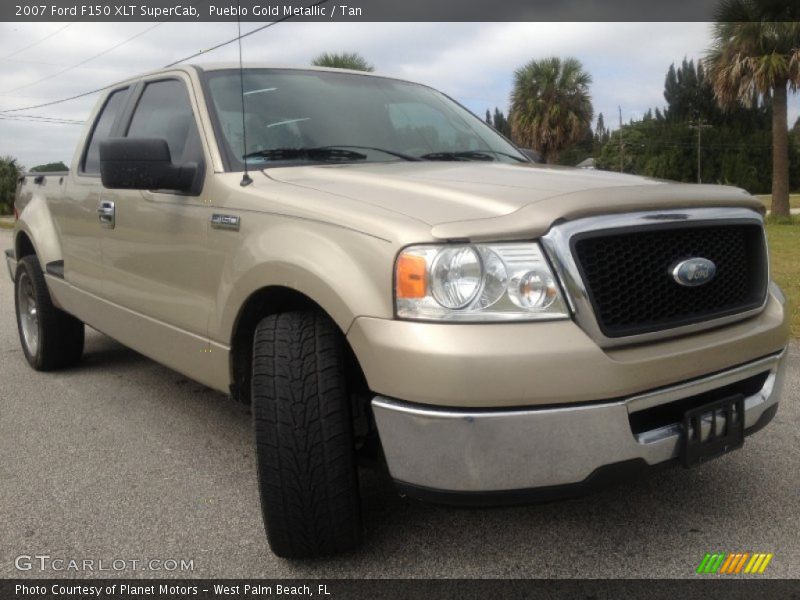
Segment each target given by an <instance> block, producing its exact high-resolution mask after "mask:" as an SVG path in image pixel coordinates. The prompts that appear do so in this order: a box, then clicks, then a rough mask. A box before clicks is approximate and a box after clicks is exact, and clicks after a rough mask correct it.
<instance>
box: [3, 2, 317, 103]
mask: <svg viewBox="0 0 800 600" xmlns="http://www.w3.org/2000/svg"><path fill="white" fill-rule="evenodd" d="M329 1H330V0H319V1H318V2H315V3H314V4H309V5H308V6H305V7H304V9H312V8H314V7H316V6H320V5H322V4H325V3H327V2H329ZM293 17H294V15H293V14H290V15H286V16H284V17H281V18H280V19H277V20H275V21H272V22H271V23H267V24H266V25H262V26H261V27H256V28H255V29H253V30H251V31H248V32H247V33H244V34H242V35H237V36H236V37H234V38H232V39H230V40H227V41H225V42H221V43H219V44H217V45H216V46H212V47H211V48H207V49H205V50H201V51H200V52H195V53H194V54H191V55H189V56H185V57H183V58H181V59H179V60H176V61H173V62H171V63H169V64H166V65H164V66H163V67H162V68H163V69H166V68H169V67H174V66H175V65H177V64H179V63H182V62H184V61H187V60H190V59H192V58H196V57H198V56H200V55H201V54H208V53H209V52H213V51H214V50H218V49H220V48H222V47H224V46H227V45H228V44H232V43H234V42H236V41H238V40H240V39H244V38H246V37H248V36H251V35H253V34H254V33H258V32H259V31H263V30H265V29H268V28H269V27H272V26H273V25H277V24H278V23H283V22H284V21H288V20H289V19H291V18H293ZM113 85H115V84H114V83H110V84H108V85H104V86H103V87H100V88H97V89H95V90H91V91H88V92H83V93H80V94H75V95H74V96H69V97H67V98H60V99H58V100H51V101H49V102H42V103H41V104H32V105H30V106H20V107H18V108H8V109H3V110H0V115H2V114H6V113H12V112H18V111H22V110H34V109H37V108H44V107H46V106H54V105H56V104H62V103H64V102H69V101H71V100H77V99H78V98H84V97H85V96H91V95H92V94H96V93H98V92H102V91H104V90H107V89H108V88H110V87H111V86H113Z"/></svg>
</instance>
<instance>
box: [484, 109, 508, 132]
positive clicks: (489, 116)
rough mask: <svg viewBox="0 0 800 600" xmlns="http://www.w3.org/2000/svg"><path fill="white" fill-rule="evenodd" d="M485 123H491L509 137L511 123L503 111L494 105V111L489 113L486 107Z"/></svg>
mask: <svg viewBox="0 0 800 600" xmlns="http://www.w3.org/2000/svg"><path fill="white" fill-rule="evenodd" d="M486 124H487V125H491V126H492V127H494V128H495V129H496V130H497V131H498V132H499V133H501V134H503V135H504V136H506V137H507V138H509V139H510V138H511V124H510V123H509V122H508V119H506V116H505V115H504V114H503V111H502V110H500V109H499V108H497V107H496V106H495V107H494V113H491V112H490V111H489V109H488V108H487V109H486Z"/></svg>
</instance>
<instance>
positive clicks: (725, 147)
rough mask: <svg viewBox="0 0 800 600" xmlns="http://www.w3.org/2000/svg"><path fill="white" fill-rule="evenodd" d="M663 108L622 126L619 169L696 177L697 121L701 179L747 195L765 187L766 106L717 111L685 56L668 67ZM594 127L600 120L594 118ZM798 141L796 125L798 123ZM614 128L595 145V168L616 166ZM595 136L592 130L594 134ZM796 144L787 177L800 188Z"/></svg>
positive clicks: (699, 72)
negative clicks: (621, 158) (743, 190)
mask: <svg viewBox="0 0 800 600" xmlns="http://www.w3.org/2000/svg"><path fill="white" fill-rule="evenodd" d="M664 98H665V99H666V100H667V107H666V109H665V110H664V111H663V112H662V111H661V110H659V109H656V110H655V111H653V112H652V113H651V112H650V111H648V113H647V114H645V116H644V118H643V119H642V120H640V121H635V122H632V123H630V124H628V125H624V126H623V127H622V132H621V135H622V140H623V143H624V149H623V156H624V158H623V160H624V164H623V170H624V171H625V172H626V173H636V174H639V175H646V176H649V177H656V178H659V179H671V180H675V181H685V182H696V181H697V128H696V127H697V125H698V124H699V125H702V126H703V128H702V130H701V136H702V139H701V141H702V143H701V153H700V163H701V173H700V175H701V180H702V181H703V182H704V183H723V184H730V185H736V186H738V187H742V188H745V189H746V190H748V191H749V192H751V193H763V192H767V191H769V190H770V187H771V182H772V179H771V173H772V154H771V152H770V149H771V133H770V122H771V109H770V107H769V106H768V105H764V103H763V102H762V103H759V104H756V105H755V106H754V107H752V108H745V107H743V106H737V107H735V108H733V109H728V110H723V109H721V108H720V107H719V106H718V104H717V103H716V101H715V99H714V92H713V88H712V84H711V82H710V81H709V80H708V78H707V76H706V74H705V72H704V71H703V69H702V67H701V66H699V65H697V66H695V64H694V62H693V61H686V60H684V61H683V62H682V63H681V65H680V67H676V66H675V65H674V64H673V65H671V66H670V68H669V70H668V71H667V76H666V79H665V83H664ZM598 130H599V119H598ZM797 131H798V141H800V124H798V126H797ZM619 136H620V131H619V130H617V131H615V132H613V133H611V134H610V135H609V137H608V138H607V139H606V140H605V142H603V143H601V144H599V145H597V149H596V154H595V158H596V164H597V166H598V168H603V169H609V170H614V171H618V170H619ZM595 140H597V134H596V135H595ZM799 157H800V143H798V144H796V145H794V146H793V147H792V148H790V163H791V164H792V174H791V181H792V182H793V186H795V187H797V186H800V161H798V158H799Z"/></svg>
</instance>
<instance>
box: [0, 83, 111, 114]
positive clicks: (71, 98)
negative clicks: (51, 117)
mask: <svg viewBox="0 0 800 600" xmlns="http://www.w3.org/2000/svg"><path fill="white" fill-rule="evenodd" d="M112 85H114V84H113V83H110V84H108V85H104V86H103V87H101V88H97V89H96V90H91V91H89V92H83V93H82V94H75V95H74V96H70V97H69V98H61V99H60V100H52V101H50V102H43V103H41V104H33V105H31V106H21V107H19V108H7V109H4V110H0V115H3V114H6V113H12V112H17V111H20V110H33V109H35V108H44V107H45V106H53V105H54V104H61V103H63V102H69V101H70V100H77V99H78V98H83V97H84V96H91V95H92V94H96V93H97V92H102V91H103V90H107V89H108V88H110V87H111V86H112Z"/></svg>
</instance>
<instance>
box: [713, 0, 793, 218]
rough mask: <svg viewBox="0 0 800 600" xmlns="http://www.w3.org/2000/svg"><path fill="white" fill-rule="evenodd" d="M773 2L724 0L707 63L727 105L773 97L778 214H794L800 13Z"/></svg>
mask: <svg viewBox="0 0 800 600" xmlns="http://www.w3.org/2000/svg"><path fill="white" fill-rule="evenodd" d="M780 4H781V3H776V2H774V1H773V0H723V2H722V3H721V4H720V6H719V8H718V10H717V15H716V17H717V22H716V23H715V24H714V32H713V36H714V37H713V40H714V41H713V44H712V46H711V48H710V49H709V50H708V51H707V52H706V57H705V63H704V64H705V66H706V70H707V72H708V75H709V76H710V79H711V82H712V84H713V86H714V95H715V96H716V98H717V102H718V103H719V104H720V106H722V107H724V108H726V107H727V108H730V107H733V106H735V105H737V104H742V105H744V106H752V105H754V104H755V103H757V102H758V101H759V100H760V99H762V98H763V99H764V100H765V101H766V100H769V99H771V100H772V208H771V212H772V214H773V215H775V216H778V217H786V218H788V217H789V214H790V211H789V127H788V122H787V114H786V103H787V88H790V89H791V90H792V91H796V90H797V88H798V85H800V23H798V22H797V20H798V18H797V15H796V14H795V15H790V14H789V12H791V11H793V12H795V13H796V12H797V9H796V8H795V9H791V8H790V7H789V5H790V4H791V3H786V4H784V5H783V7H782V8H781V6H780Z"/></svg>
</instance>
